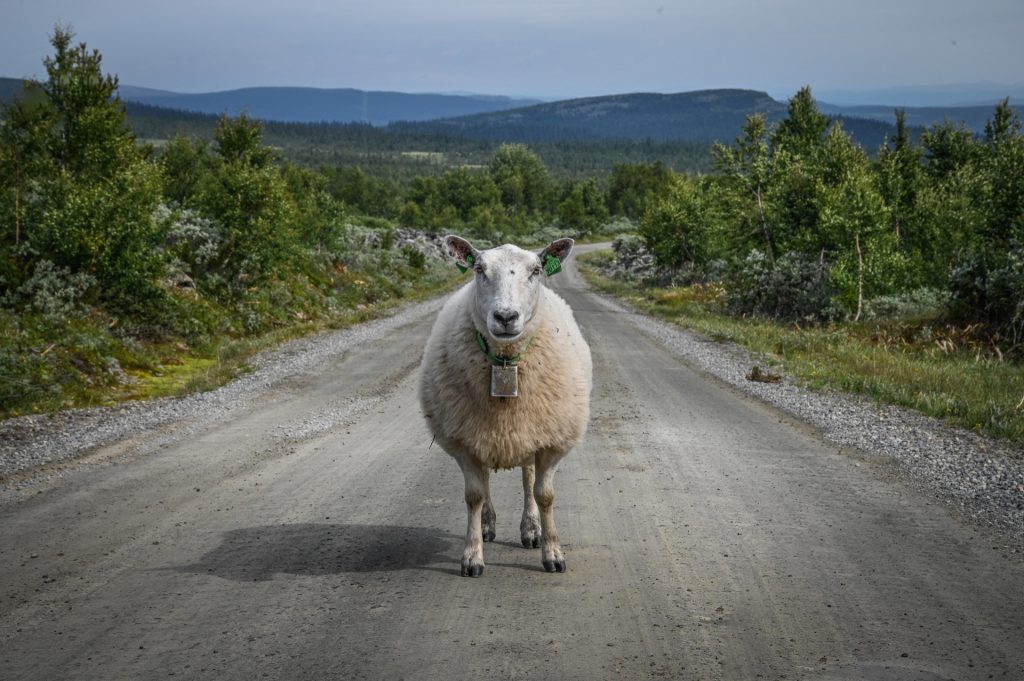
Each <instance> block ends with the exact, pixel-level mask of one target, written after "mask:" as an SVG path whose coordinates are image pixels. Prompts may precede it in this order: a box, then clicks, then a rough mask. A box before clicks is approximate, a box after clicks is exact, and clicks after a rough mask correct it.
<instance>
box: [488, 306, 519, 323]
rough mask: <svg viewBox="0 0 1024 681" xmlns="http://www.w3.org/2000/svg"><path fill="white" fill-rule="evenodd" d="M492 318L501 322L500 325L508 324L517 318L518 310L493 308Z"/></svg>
mask: <svg viewBox="0 0 1024 681" xmlns="http://www.w3.org/2000/svg"><path fill="white" fill-rule="evenodd" d="M494 318H495V319H497V320H498V321H499V322H500V323H501V325H502V326H508V325H509V324H511V323H512V322H514V321H515V320H517V319H519V313H518V312H514V311H512V312H508V311H503V312H498V311H497V310H495V312H494Z"/></svg>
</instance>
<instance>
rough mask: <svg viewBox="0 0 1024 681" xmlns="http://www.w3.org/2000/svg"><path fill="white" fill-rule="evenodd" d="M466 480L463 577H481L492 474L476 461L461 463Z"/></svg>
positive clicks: (469, 459)
mask: <svg viewBox="0 0 1024 681" xmlns="http://www.w3.org/2000/svg"><path fill="white" fill-rule="evenodd" d="M459 465H460V466H461V467H462V475H463V477H464V478H465V480H466V513H467V516H468V518H467V527H466V548H465V550H464V551H463V552H462V576H463V577H479V576H480V575H482V574H483V572H484V541H483V524H482V518H481V516H482V514H483V510H484V502H485V501H486V500H487V487H488V478H489V477H490V472H489V471H488V470H487V469H486V468H483V467H482V466H481V465H480V463H479V462H477V461H476V460H475V459H472V458H469V457H466V458H465V459H462V460H460V461H459Z"/></svg>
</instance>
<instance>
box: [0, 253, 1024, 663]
mask: <svg viewBox="0 0 1024 681" xmlns="http://www.w3.org/2000/svg"><path fill="white" fill-rule="evenodd" d="M552 284H553V286H554V287H555V288H556V289H558V290H559V292H560V293H561V294H562V295H563V296H565V297H566V299H567V300H568V301H569V303H570V304H571V305H572V306H573V308H574V309H575V310H576V315H577V318H578V320H579V322H580V325H581V327H582V328H583V329H584V333H585V334H586V336H587V338H588V340H589V342H590V343H591V347H592V350H593V355H594V365H595V376H594V384H595V391H594V396H593V419H592V422H591V426H590V431H589V433H588V435H587V438H586V441H585V443H584V444H583V445H582V446H581V447H579V448H578V449H577V450H576V451H574V452H573V453H571V454H570V455H569V457H567V458H566V460H565V461H564V462H563V464H562V466H561V468H560V470H559V473H558V475H557V477H556V493H557V497H556V502H555V503H556V519H557V522H558V526H559V531H560V534H561V537H562V541H563V547H564V548H565V550H566V559H567V563H568V567H569V570H568V572H567V573H566V574H548V573H546V572H544V570H543V568H542V567H541V563H540V556H539V551H538V550H526V549H523V548H522V547H521V546H520V542H519V536H518V523H519V511H520V508H521V506H520V504H521V501H520V480H519V474H518V473H517V472H506V473H500V474H498V475H497V476H494V477H492V486H493V492H494V497H495V506H496V509H497V512H498V537H497V540H496V541H495V542H494V543H490V544H487V545H486V548H485V557H486V561H487V568H486V571H485V573H484V575H483V576H482V577H481V578H479V579H468V578H462V577H460V576H459V562H458V561H459V557H460V554H461V546H462V534H463V532H464V522H465V521H464V517H465V511H464V505H463V501H462V476H461V474H460V473H459V471H458V469H457V466H456V465H455V463H454V462H453V461H452V460H451V459H449V458H448V457H447V455H445V454H444V453H443V452H442V451H441V450H440V449H439V448H438V447H436V446H435V447H433V448H431V447H430V444H431V443H430V439H429V437H428V436H427V433H426V429H425V427H424V425H423V422H422V418H421V416H420V412H419V408H418V404H417V399H416V388H415V386H416V378H417V365H418V362H419V357H420V353H421V349H422V346H423V343H424V341H425V339H426V336H427V333H428V330H429V328H430V325H431V323H432V320H433V311H436V309H437V307H436V306H433V307H431V306H428V307H427V308H425V312H424V314H423V315H421V316H419V317H417V318H416V319H415V320H414V321H412V322H410V323H408V324H405V325H403V326H401V327H399V328H395V329H392V330H389V331H388V332H387V333H386V334H383V335H382V336H381V337H380V338H379V339H378V340H377V342H375V343H369V344H365V345H363V346H361V347H358V348H355V349H353V350H352V351H350V352H347V353H345V354H343V355H341V356H338V357H336V358H335V359H334V360H332V361H330V362H327V363H325V364H324V365H323V366H319V367H317V369H316V371H313V372H307V373H303V374H301V375H296V376H294V377H293V378H292V379H290V380H289V381H288V382H287V383H286V384H285V385H284V386H283V387H282V386H277V387H276V388H275V389H273V390H270V391H267V392H266V394H261V395H259V396H258V399H255V400H251V401H249V402H248V403H247V404H246V406H245V407H244V409H239V410H235V411H231V412H229V413H228V414H227V415H225V416H224V417H222V418H218V419H217V420H216V422H214V423H211V424H205V425H203V426H202V427H201V428H195V427H192V428H185V424H177V425H171V426H168V427H166V428H163V429H161V430H160V431H159V432H155V433H153V435H152V437H153V438H154V441H156V438H157V437H158V436H159V442H160V443H161V444H160V445H159V446H158V447H156V446H154V447H149V448H147V447H146V438H141V439H135V440H133V441H131V442H125V443H118V444H116V445H113V446H110V447H106V448H104V449H102V450H100V451H97V452H94V453H92V454H91V455H90V456H89V457H88V459H87V461H85V462H84V463H82V464H80V465H78V466H77V467H76V469H75V470H72V471H70V472H68V473H67V474H65V475H64V476H63V477H62V478H60V479H59V480H57V481H56V482H53V483H49V484H44V485H42V486H41V487H40V488H39V491H38V493H36V494H33V495H30V496H25V495H22V498H20V499H13V500H11V501H9V502H7V503H5V504H4V505H3V506H2V507H0V576H2V584H0V678H2V679H4V680H5V681H15V680H22V679H38V680H40V681H55V680H59V679H75V680H78V681H86V680H97V681H99V680H102V681H112V680H122V679H124V680H133V679H165V678H172V677H173V678H177V679H239V680H242V679H244V680H246V681H249V680H253V679H262V678H268V679H439V680H444V681H455V680H458V679H540V680H544V679H552V680H557V681H570V680H573V679H580V680H592V679H647V678H667V679H701V680H703V679H737V680H747V679H750V680H754V679H783V678H785V679H820V680H829V681H838V680H840V679H843V680H866V681H911V680H914V679H920V680H927V681H931V680H933V679H934V680H937V679H958V680H962V679H989V678H996V679H1017V680H1019V679H1024V567H1022V565H1021V563H1020V561H1019V558H1018V559H1016V560H1015V559H1014V557H1012V556H1008V555H1006V554H1004V553H1002V552H1000V551H997V550H994V549H993V546H992V543H993V540H992V539H991V537H987V536H986V535H985V533H984V532H982V531H980V530H978V529H976V528H973V527H971V526H969V525H967V524H965V523H963V522H962V521H960V520H957V519H955V518H953V517H952V516H951V515H949V513H947V511H946V510H945V509H944V507H943V506H941V505H940V504H937V503H936V502H933V501H931V500H929V499H928V498H926V497H924V496H921V495H919V494H917V493H915V492H913V491H911V490H910V489H909V488H907V487H905V486H903V485H902V484H901V483H900V482H899V481H897V480H894V479H892V478H891V476H889V475H888V474H887V473H886V472H885V467H884V466H882V465H879V464H876V463H874V462H873V461H872V460H871V458H870V457H867V456H860V455H851V454H849V453H844V452H840V451H837V450H836V449H835V448H834V447H831V446H828V445H826V444H824V443H823V442H822V441H820V440H819V439H817V438H816V437H815V436H814V435H813V433H811V432H809V431H808V430H806V429H803V428H801V427H800V426H798V425H796V424H793V423H792V422H791V421H790V420H788V419H785V418H783V417H781V416H780V415H779V414H777V413H776V412H775V411H773V410H771V409H769V408H768V407H765V406H763V405H761V404H759V403H757V402H754V401H752V400H750V399H748V398H744V397H742V396H739V395H737V394H735V393H734V392H733V391H730V390H728V389H725V388H723V387H722V386H720V385H718V384H716V383H714V382H712V381H709V380H707V379H706V378H704V377H702V376H701V375H699V374H698V373H695V372H694V371H692V370H691V369H689V368H687V366H684V365H683V364H681V363H680V362H679V361H678V360H677V359H675V358H674V357H673V356H672V355H671V354H670V353H669V352H668V351H667V350H665V348H663V347H662V346H661V345H659V344H658V343H656V342H655V341H653V340H652V339H650V338H648V337H646V336H644V335H642V334H641V333H639V332H638V331H637V330H636V328H635V326H633V325H631V324H630V323H629V316H628V315H625V314H624V313H623V312H622V310H621V309H620V308H618V307H616V306H615V305H613V304H611V303H608V302H607V301H605V300H603V299H602V298H600V297H598V296H596V295H595V294H593V293H590V292H588V291H587V290H586V289H585V287H584V286H582V285H581V283H580V280H579V277H578V275H577V273H576V272H575V270H574V268H568V269H567V271H566V272H565V273H563V274H560V275H559V276H558V277H556V278H554V279H553V280H552ZM179 433H181V435H180V436H179V435H177V434H179Z"/></svg>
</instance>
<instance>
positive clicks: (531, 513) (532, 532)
mask: <svg viewBox="0 0 1024 681" xmlns="http://www.w3.org/2000/svg"><path fill="white" fill-rule="evenodd" d="M536 479H537V476H536V472H535V469H534V467H533V464H532V463H528V464H526V465H524V466H523V520H522V522H520V523H519V536H520V538H521V539H522V541H523V548H525V549H530V548H533V549H535V548H537V547H538V546H540V536H541V529H540V511H539V510H537V500H536V499H534V498H533V484H534V482H535V481H536Z"/></svg>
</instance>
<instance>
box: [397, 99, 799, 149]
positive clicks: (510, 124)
mask: <svg viewBox="0 0 1024 681" xmlns="http://www.w3.org/2000/svg"><path fill="white" fill-rule="evenodd" d="M757 111H759V112H761V113H764V114H765V115H766V116H768V117H769V118H770V119H772V120H774V119H778V118H781V117H782V116H784V115H785V112H786V106H785V105H784V104H780V103H779V102H777V101H775V100H774V99H772V98H771V97H769V96H768V95H767V94H766V93H764V92H754V91H751V90H704V91H699V92H684V93H679V94H656V93H635V94H624V95H608V96H604V97H586V98H583V99H570V100H564V101H559V102H549V103H544V104H535V105H533V106H529V107H525V108H519V109H511V110H508V111H499V112H493V113H484V114H477V115H473V116H463V117H460V118H449V119H445V120H439V121H431V122H428V123H417V124H404V123H402V124H397V127H407V128H410V129H418V130H423V131H427V130H429V131H431V132H436V133H444V134H450V135H461V136H466V137H471V138H476V139H489V140H495V139H502V140H509V141H521V142H538V141H544V142H547V141H554V140H582V139H652V140H688V141H693V142H712V141H714V140H723V141H725V140H732V139H733V138H734V137H736V136H737V135H738V134H739V132H740V128H741V127H742V126H743V123H744V121H745V120H746V117H747V116H748V115H749V114H752V113H754V112H757Z"/></svg>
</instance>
